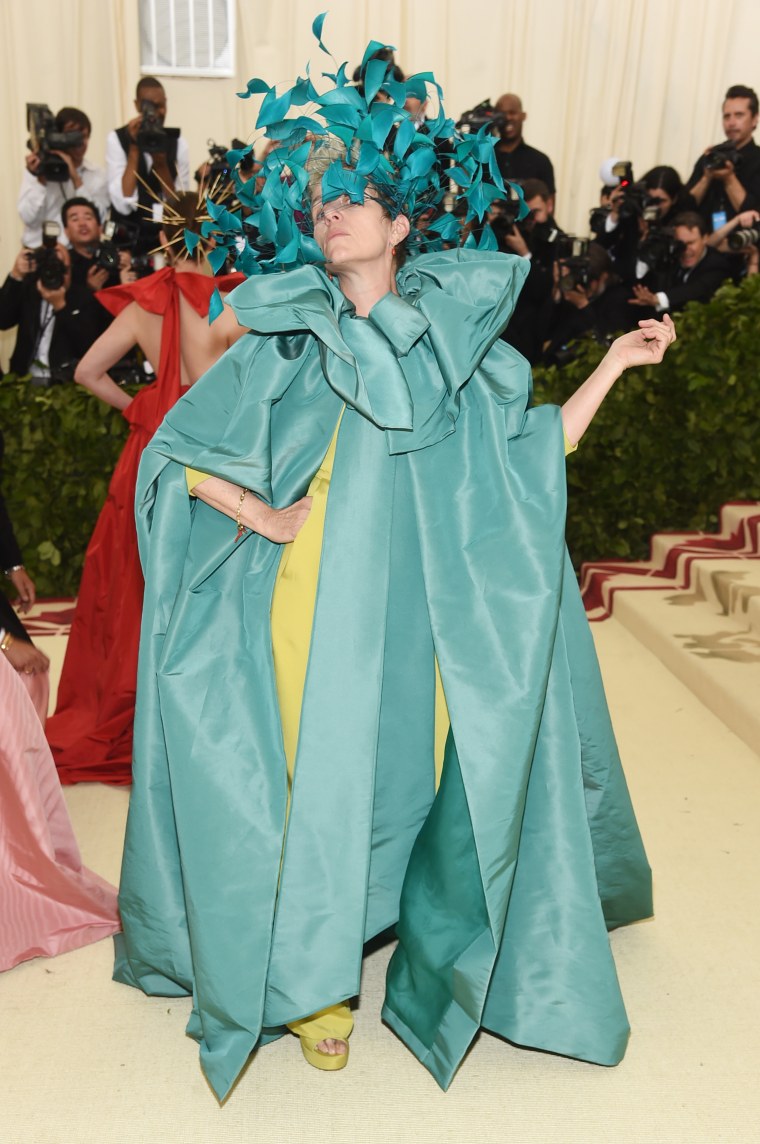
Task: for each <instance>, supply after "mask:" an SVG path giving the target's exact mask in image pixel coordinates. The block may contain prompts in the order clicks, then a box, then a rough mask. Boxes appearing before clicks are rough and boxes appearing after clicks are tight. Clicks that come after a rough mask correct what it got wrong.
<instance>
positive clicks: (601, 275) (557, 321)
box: [544, 242, 640, 365]
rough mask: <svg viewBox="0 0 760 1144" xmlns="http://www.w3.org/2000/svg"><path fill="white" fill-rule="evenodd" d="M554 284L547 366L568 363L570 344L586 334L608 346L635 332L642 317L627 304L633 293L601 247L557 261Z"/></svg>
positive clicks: (594, 247)
mask: <svg viewBox="0 0 760 1144" xmlns="http://www.w3.org/2000/svg"><path fill="white" fill-rule="evenodd" d="M554 280H555V284H554V291H553V302H554V305H553V308H552V314H551V320H550V326H549V330H548V345H547V347H546V350H545V353H544V361H545V362H546V363H548V364H550V365H555V364H560V365H561V364H562V363H563V362H564V361H567V360H568V358H569V356H570V354H569V353H568V350H567V346H568V343H570V342H572V341H575V340H576V339H578V338H580V337H583V335H584V334H592V335H593V337H595V338H596V339H597V340H598V341H601V342H605V341H607V340H608V339H609V338H611V337H612V335H613V334H617V333H620V332H621V331H623V330H632V329H635V328H636V324H637V321H638V318H639V317H640V315H639V314H635V313H633V312H632V310H631V307H630V306H628V304H627V303H628V297H629V294H630V289H629V288H628V287H627V286H625V285H624V284H623V283H622V282H620V280H619V279H618V278H617V276H616V275H615V274H614V273H613V271H612V263H611V261H610V258H609V255H608V254H607V251H606V250H605V249H604V247H602V246H600V245H599V244H598V243H595V242H592V243H590V244H589V246H588V249H587V250H586V251H585V253H581V254H579V255H573V256H571V257H568V258H560V259H558V260H557V261H556V262H555V264H554Z"/></svg>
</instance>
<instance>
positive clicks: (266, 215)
mask: <svg viewBox="0 0 760 1144" xmlns="http://www.w3.org/2000/svg"><path fill="white" fill-rule="evenodd" d="M258 225H259V230H260V231H261V234H262V237H263V238H264V239H266V241H267V242H274V241H275V239H276V238H277V219H276V217H275V213H274V211H273V209H272V207H271V206H270V204H269V203H264V205H263V207H262V208H261V214H260V216H259V223H258Z"/></svg>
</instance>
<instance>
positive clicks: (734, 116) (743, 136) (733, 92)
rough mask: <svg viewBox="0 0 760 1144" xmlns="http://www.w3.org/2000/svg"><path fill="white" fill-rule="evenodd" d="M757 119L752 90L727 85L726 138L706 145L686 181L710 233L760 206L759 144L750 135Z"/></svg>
mask: <svg viewBox="0 0 760 1144" xmlns="http://www.w3.org/2000/svg"><path fill="white" fill-rule="evenodd" d="M757 120H758V99H757V94H756V93H755V92H754V91H753V89H752V88H751V87H744V86H743V85H742V84H735V85H734V86H733V87H730V88H729V89H728V91H727V92H726V98H725V99H724V101H723V131H724V134H725V136H726V140H725V142H724V143H720V144H718V145H716V146H714V147H708V149H707V150H706V151H705V153H704V155H702V156H700V158H699V159H698V160H697V162H696V164H695V166H694V170H693V171H692V173H691V177H690V179H689V181H688V183H687V184H686V186H687V189H688V190H689V191H691V193H692V195H693V196H694V199H695V200H696V202H697V209H698V210H699V213H700V214H701V215H702V218H703V219H704V220H705V223H706V224H707V226H708V228H709V230H710V231H711V232H712V231H715V230H719V229H720V228H721V227H722V226H724V225H725V224H726V223H727V222H728V221H729V220H730V219H732V218H733V217H734V216H735V215H737V214H739V213H740V212H741V211H747V210H757V209H759V208H760V147H758V146H757V144H756V143H755V141H754V139H753V138H752V136H753V135H754V132H755V128H756V127H757ZM732 153H733V157H731V155H732ZM724 156H725V158H724Z"/></svg>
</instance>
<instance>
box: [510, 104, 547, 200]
mask: <svg viewBox="0 0 760 1144" xmlns="http://www.w3.org/2000/svg"><path fill="white" fill-rule="evenodd" d="M496 110H497V111H498V112H500V114H501V115H503V116H504V122H503V123H502V124H501V126H500V127H499V142H498V143H497V144H496V160H497V162H498V164H499V170H500V171H501V175H502V178H503V179H509V181H510V182H512V183H523V182H525V180H526V179H540V180H541V182H542V183H545V184H546V186H547V187H548V188H549V193H550V194H551V195H555V194H556V187H555V185H554V168H553V167H552V163H551V159H550V158H549V156H548V155H544V153H543V152H542V151H537V150H536V148H535V147H529V146H528V144H527V143H526V142H525V140H524V139H523V136H522V131H523V123H524V122H525V120H526V119H527V117H528V116H527V112H525V111H523V105H522V100H521V99H520V97H519V96H518V95H509V94H508V95H502V96H501V97H500V98H499V99H498V100H497V101H496Z"/></svg>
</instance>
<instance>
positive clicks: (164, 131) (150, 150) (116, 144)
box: [106, 76, 190, 254]
mask: <svg viewBox="0 0 760 1144" xmlns="http://www.w3.org/2000/svg"><path fill="white" fill-rule="evenodd" d="M135 108H136V109H137V111H138V112H139V114H138V115H136V116H135V118H134V119H131V120H130V121H129V123H127V124H125V126H124V127H119V128H117V130H116V131H111V132H110V133H109V135H108V138H107V140H106V173H107V176H108V194H109V196H110V199H111V205H112V208H113V209H112V212H111V217H112V218H113V219H114V220H115V221H117V222H120V223H124V224H126V225H127V226H131V227H133V228H134V230H135V232H136V241H135V245H134V249H135V252H136V253H137V254H144V253H146V252H147V251H149V250H150V249H152V248H153V247H154V246H157V245H158V244H159V238H158V234H159V230H160V225H159V224H157V223H154V222H153V221H152V208H153V204H154V203H156V202H161V201H163V200H164V199H165V198H166V196H167V194H169V195H172V194H173V193H174V192H176V191H183V190H188V189H189V187H190V156H189V151H188V146H187V142H186V141H185V140H184V139H183V138H182V137H181V135H180V133H179V129H178V128H171V127H165V126H164V120H165V119H166V92H165V91H164V88H163V86H162V85H161V83H160V82H159V81H158V80H157V79H155V78H154V77H153V76H143V78H142V79H141V80H140V82H139V83H138V85H137V90H136V92H135Z"/></svg>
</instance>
